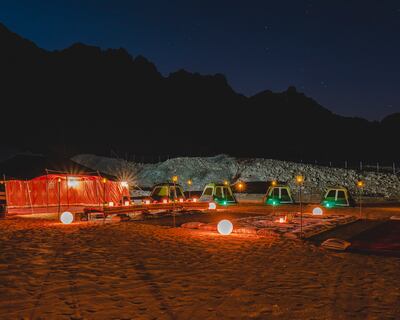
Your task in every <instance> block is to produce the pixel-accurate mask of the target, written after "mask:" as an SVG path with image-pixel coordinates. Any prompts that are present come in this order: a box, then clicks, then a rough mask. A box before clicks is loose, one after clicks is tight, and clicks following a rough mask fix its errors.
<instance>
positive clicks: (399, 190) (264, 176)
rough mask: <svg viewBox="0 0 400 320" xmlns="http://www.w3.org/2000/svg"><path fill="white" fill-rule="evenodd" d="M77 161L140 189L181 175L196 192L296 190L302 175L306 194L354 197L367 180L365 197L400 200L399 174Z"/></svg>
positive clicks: (259, 163) (286, 165) (210, 161)
mask: <svg viewBox="0 0 400 320" xmlns="http://www.w3.org/2000/svg"><path fill="white" fill-rule="evenodd" d="M73 160H74V161H76V162H78V163H80V164H82V165H85V166H88V167H90V168H93V169H94V170H100V171H102V172H105V173H108V174H114V175H117V176H118V177H119V178H121V179H126V180H130V182H131V183H134V184H137V185H139V186H140V187H151V186H152V185H154V184H156V183H159V182H164V181H168V180H170V179H171V177H172V176H174V175H178V176H179V180H180V182H181V183H182V184H185V182H186V181H187V180H188V179H191V180H192V181H193V185H192V190H202V189H203V187H204V185H205V184H206V183H208V182H212V181H215V182H220V181H224V180H229V181H230V182H231V183H235V182H237V181H245V182H246V181H272V180H278V181H282V182H286V183H288V184H289V185H290V186H291V187H293V188H295V181H294V179H295V177H296V175H298V174H302V175H304V177H305V188H304V193H309V194H311V193H320V192H321V191H322V190H323V189H325V188H326V187H329V186H338V185H341V186H345V187H348V188H349V190H350V191H351V192H352V193H353V194H354V193H356V192H357V190H356V185H355V183H356V181H357V180H358V179H360V178H361V179H363V180H364V181H365V189H364V194H365V195H369V196H376V197H384V198H387V199H397V198H400V181H399V178H398V177H397V176H396V175H393V174H384V173H376V172H363V173H362V174H360V173H359V172H356V171H354V170H345V169H339V168H329V167H322V166H315V165H306V164H300V163H294V162H287V161H279V160H271V159H246V160H244V159H237V158H234V157H230V156H227V155H218V156H215V157H207V158H200V157H192V158H187V157H184V158H173V159H170V160H167V161H165V162H161V163H157V164H137V163H133V162H127V161H124V160H120V159H114V158H107V157H100V156H96V155H91V154H82V155H77V156H75V157H74V158H73Z"/></svg>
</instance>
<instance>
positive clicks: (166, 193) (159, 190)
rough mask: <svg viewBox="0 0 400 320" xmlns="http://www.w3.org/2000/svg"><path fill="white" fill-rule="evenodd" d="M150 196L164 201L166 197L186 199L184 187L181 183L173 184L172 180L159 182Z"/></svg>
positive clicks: (169, 198)
mask: <svg viewBox="0 0 400 320" xmlns="http://www.w3.org/2000/svg"><path fill="white" fill-rule="evenodd" d="M150 197H151V198H152V199H153V200H154V201H162V200H164V199H168V200H174V199H185V194H184V193H183V188H182V187H181V185H179V184H173V183H170V182H167V183H159V184H156V185H155V186H154V187H153V190H152V192H151V194H150Z"/></svg>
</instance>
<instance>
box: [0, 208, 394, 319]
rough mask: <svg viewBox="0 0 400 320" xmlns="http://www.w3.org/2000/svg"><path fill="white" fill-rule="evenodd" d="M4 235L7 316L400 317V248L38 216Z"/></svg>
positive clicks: (0, 288)
mask: <svg viewBox="0 0 400 320" xmlns="http://www.w3.org/2000/svg"><path fill="white" fill-rule="evenodd" d="M250 211H252V210H250ZM378 211H379V210H377V209H374V212H375V213H376V212H378ZM395 211H396V210H393V212H395ZM391 213H392V211H390V214H391ZM224 214H227V213H226V212H225V213H224V212H221V213H216V216H213V219H216V217H217V215H218V216H221V217H222V216H223V215H224ZM376 214H378V213H376ZM388 214H389V213H388ZM390 214H389V215H390ZM382 215H385V214H384V213H382ZM378 216H379V214H378ZM160 222H161V220H160ZM0 245H1V251H0V319H400V259H399V258H393V257H382V256H368V255H358V254H352V253H340V254H339V253H332V252H328V251H325V250H323V249H321V248H320V247H316V246H314V245H312V244H311V243H309V242H301V241H294V240H287V239H279V240H271V239H267V238H258V237H256V236H245V235H230V236H220V235H218V234H215V233H210V232H205V231H198V230H187V229H181V228H171V227H169V226H167V225H158V224H144V223H141V222H121V223H76V224H73V225H69V226H64V225H60V224H58V223H54V222H52V221H48V220H38V219H26V218H24V219H22V218H10V219H6V220H1V221H0Z"/></svg>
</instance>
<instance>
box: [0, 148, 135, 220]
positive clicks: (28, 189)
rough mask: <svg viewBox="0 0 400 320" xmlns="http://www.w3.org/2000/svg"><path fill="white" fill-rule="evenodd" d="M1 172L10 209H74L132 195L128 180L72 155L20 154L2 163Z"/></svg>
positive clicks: (51, 210) (116, 202) (114, 201)
mask: <svg viewBox="0 0 400 320" xmlns="http://www.w3.org/2000/svg"><path fill="white" fill-rule="evenodd" d="M0 172H1V173H2V175H3V180H5V186H6V188H5V189H6V202H7V211H8V213H35V212H57V211H60V210H67V209H68V210H70V211H74V210H79V208H80V209H81V207H82V206H102V205H103V204H105V203H106V204H109V203H112V204H115V205H118V204H122V203H123V201H125V200H126V199H129V186H128V185H127V184H126V183H124V182H122V181H121V182H120V181H117V179H116V178H115V177H113V176H110V175H105V174H102V173H99V172H93V171H90V169H89V168H87V167H84V166H81V165H79V164H78V163H76V162H74V161H72V160H69V159H48V158H45V157H42V156H37V155H17V156H15V157H14V158H11V159H8V160H6V161H4V162H2V163H0Z"/></svg>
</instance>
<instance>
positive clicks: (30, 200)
mask: <svg viewBox="0 0 400 320" xmlns="http://www.w3.org/2000/svg"><path fill="white" fill-rule="evenodd" d="M25 184H26V188H27V190H28V197H29V203H30V205H31V212H32V214H33V213H34V212H33V206H32V198H31V190H30V189H29V184H28V180H26V179H25Z"/></svg>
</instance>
